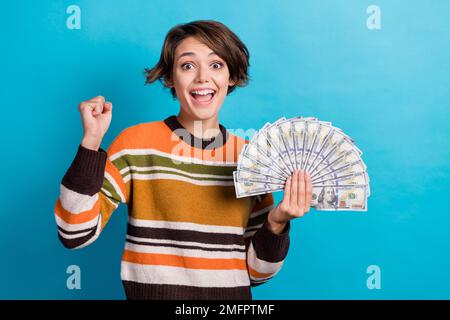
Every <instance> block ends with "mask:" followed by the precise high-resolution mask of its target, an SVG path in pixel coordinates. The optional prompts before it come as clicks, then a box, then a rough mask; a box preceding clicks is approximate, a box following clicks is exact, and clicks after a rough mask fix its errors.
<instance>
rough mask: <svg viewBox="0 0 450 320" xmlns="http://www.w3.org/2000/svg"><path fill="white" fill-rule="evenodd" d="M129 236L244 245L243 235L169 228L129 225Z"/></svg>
mask: <svg viewBox="0 0 450 320" xmlns="http://www.w3.org/2000/svg"><path fill="white" fill-rule="evenodd" d="M127 234H128V235H130V236H133V237H139V238H146V239H165V240H176V241H191V242H192V241H194V242H199V243H208V244H237V245H242V246H243V245H244V238H243V236H242V235H237V234H230V233H211V232H200V231H192V230H175V229H167V228H149V227H136V226H133V225H131V224H128V227H127Z"/></svg>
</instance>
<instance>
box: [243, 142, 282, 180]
mask: <svg viewBox="0 0 450 320" xmlns="http://www.w3.org/2000/svg"><path fill="white" fill-rule="evenodd" d="M256 139H258V138H257V137H256V138H255V140H256ZM253 141H254V140H253ZM241 155H244V156H246V157H247V158H249V159H254V160H256V161H257V162H258V163H260V164H261V165H263V166H266V167H267V168H269V169H270V170H271V171H272V172H273V173H272V174H266V175H272V176H273V177H276V178H286V176H287V174H286V173H285V172H284V171H283V170H282V169H281V168H280V167H279V163H280V162H282V160H281V159H279V158H276V157H273V156H272V155H271V154H270V152H269V151H268V150H267V149H263V148H262V147H260V146H259V145H258V144H256V143H249V144H247V145H245V146H244V150H243V151H241Z"/></svg>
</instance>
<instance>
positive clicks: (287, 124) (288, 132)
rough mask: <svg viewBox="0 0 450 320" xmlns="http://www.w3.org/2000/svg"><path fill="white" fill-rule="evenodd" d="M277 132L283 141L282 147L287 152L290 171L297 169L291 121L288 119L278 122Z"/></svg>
mask: <svg viewBox="0 0 450 320" xmlns="http://www.w3.org/2000/svg"><path fill="white" fill-rule="evenodd" d="M278 130H279V131H280V136H281V140H282V141H283V144H284V147H285V149H286V150H287V153H288V156H289V162H290V164H291V169H292V170H293V169H297V162H296V157H295V144H294V132H293V125H292V120H291V119H288V120H286V121H283V122H280V123H279V124H278Z"/></svg>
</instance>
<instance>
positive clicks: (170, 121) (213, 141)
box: [164, 115, 229, 149]
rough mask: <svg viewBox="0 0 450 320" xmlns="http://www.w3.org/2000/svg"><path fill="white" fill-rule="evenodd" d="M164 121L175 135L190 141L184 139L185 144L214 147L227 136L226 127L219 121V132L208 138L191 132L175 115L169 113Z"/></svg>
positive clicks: (224, 140)
mask: <svg viewBox="0 0 450 320" xmlns="http://www.w3.org/2000/svg"><path fill="white" fill-rule="evenodd" d="M164 123H165V124H166V125H167V126H168V127H169V128H170V130H172V131H173V132H174V133H175V134H176V135H177V136H179V137H180V138H181V139H182V140H185V138H186V137H188V139H189V140H190V141H185V142H186V143H187V144H190V145H191V146H192V147H194V148H200V149H216V148H220V147H221V146H223V145H224V144H225V143H226V141H227V139H228V136H229V133H228V131H227V130H226V128H225V127H224V126H223V125H221V124H220V123H219V128H220V133H219V134H218V135H217V136H215V137H213V138H210V139H202V138H198V137H196V136H194V135H193V134H191V133H190V132H189V131H188V130H187V129H186V128H184V127H183V125H182V124H181V123H180V122H179V121H178V119H177V117H176V116H175V115H171V116H169V117H167V118H166V119H164Z"/></svg>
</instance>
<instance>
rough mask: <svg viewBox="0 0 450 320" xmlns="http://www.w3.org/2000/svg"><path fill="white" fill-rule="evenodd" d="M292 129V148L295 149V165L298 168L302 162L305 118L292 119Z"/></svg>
mask: <svg viewBox="0 0 450 320" xmlns="http://www.w3.org/2000/svg"><path fill="white" fill-rule="evenodd" d="M292 127H293V128H292V129H293V136H294V149H295V163H296V165H295V167H296V169H297V170H299V169H300V168H301V166H302V162H303V149H304V145H305V130H306V120H305V119H295V120H293V121H292Z"/></svg>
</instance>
